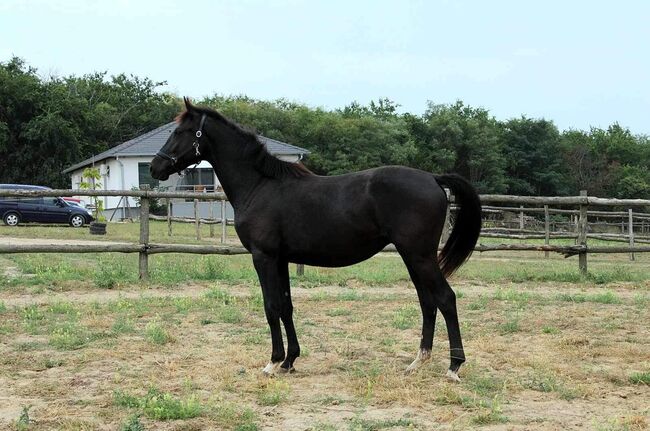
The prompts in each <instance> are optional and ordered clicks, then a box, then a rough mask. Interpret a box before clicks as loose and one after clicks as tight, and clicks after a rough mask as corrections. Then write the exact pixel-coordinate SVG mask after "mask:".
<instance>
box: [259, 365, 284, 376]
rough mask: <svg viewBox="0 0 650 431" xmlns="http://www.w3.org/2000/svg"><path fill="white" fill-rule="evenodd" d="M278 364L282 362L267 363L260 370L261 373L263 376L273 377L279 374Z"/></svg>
mask: <svg viewBox="0 0 650 431" xmlns="http://www.w3.org/2000/svg"><path fill="white" fill-rule="evenodd" d="M280 364H282V362H269V363H268V364H266V367H264V369H263V370H262V373H264V375H265V376H269V377H270V376H274V375H276V374H278V372H280V370H281V368H280Z"/></svg>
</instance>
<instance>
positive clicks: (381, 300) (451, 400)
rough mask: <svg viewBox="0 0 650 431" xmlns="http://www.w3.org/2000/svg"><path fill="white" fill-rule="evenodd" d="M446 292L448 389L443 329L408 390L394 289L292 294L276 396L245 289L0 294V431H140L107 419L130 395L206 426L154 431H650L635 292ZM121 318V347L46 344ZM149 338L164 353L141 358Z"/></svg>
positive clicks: (404, 307)
mask: <svg viewBox="0 0 650 431" xmlns="http://www.w3.org/2000/svg"><path fill="white" fill-rule="evenodd" d="M452 284H453V285H454V287H455V289H456V290H457V292H460V293H459V299H458V308H459V315H460V320H461V324H462V330H463V335H464V342H465V348H466V355H467V358H468V361H467V363H466V364H465V366H464V367H463V369H462V370H461V373H460V375H461V378H462V382H461V383H451V382H448V381H446V380H445V379H444V377H443V376H444V372H445V370H446V367H447V365H448V359H447V358H448V350H447V341H446V329H445V326H444V320H443V319H442V318H439V319H438V326H437V328H436V329H437V330H436V340H435V343H434V352H433V359H432V360H431V361H430V362H429V363H428V364H427V365H426V366H424V367H423V368H422V369H421V370H419V371H418V372H416V373H415V374H413V375H408V376H406V375H404V373H403V370H404V368H405V367H406V366H407V365H408V364H409V363H410V361H411V360H412V359H413V356H414V354H415V352H416V349H417V345H418V339H419V324H420V317H419V310H418V308H417V299H416V296H415V291H414V289H413V288H412V287H411V286H410V285H409V284H407V283H398V284H396V285H390V286H365V285H359V284H355V283H354V282H351V283H348V284H347V285H345V286H319V287H311V288H295V289H294V292H293V296H294V298H295V299H294V306H295V308H296V324H297V328H298V333H299V337H300V341H301V345H302V349H303V354H302V357H301V358H299V359H298V361H297V363H296V368H297V372H296V373H295V374H291V375H284V376H279V377H275V378H267V377H264V376H263V375H262V374H261V372H260V370H261V368H262V367H263V366H264V365H265V364H266V362H267V360H268V356H269V354H270V345H269V344H270V342H269V337H268V330H267V329H266V322H265V319H264V317H263V311H262V310H261V309H260V307H259V304H257V305H256V306H255V305H254V304H255V301H254V298H255V293H254V292H255V290H254V289H256V286H247V285H220V284H218V283H208V282H206V283H199V284H191V285H185V286H178V287H176V288H174V289H161V288H156V287H155V286H148V287H147V286H129V287H127V288H123V289H119V290H88V289H86V290H74V289H69V290H67V291H64V292H46V293H40V294H26V293H21V292H19V291H16V290H15V289H14V290H12V291H0V301H2V303H3V304H4V310H5V311H4V312H3V313H2V314H0V319H2V324H1V325H0V358H1V359H0V429H18V427H19V426H20V425H19V423H18V422H19V417H20V414H21V411H23V410H24V409H25V408H26V407H28V406H29V408H28V412H29V417H30V421H29V425H27V426H28V428H23V429H30V430H31V429H34V430H40V429H65V430H86V429H88V430H91V429H92V430H115V429H120V427H121V426H122V425H123V424H124V423H125V421H126V420H127V419H128V418H129V417H130V416H132V415H134V414H142V413H141V412H140V413H139V412H138V410H137V408H130V407H128V406H127V407H125V406H123V405H120V404H119V402H116V393H121V392H120V391H122V392H124V393H129V394H136V395H143V394H144V393H145V392H146V391H147V388H149V387H152V386H154V387H156V388H157V389H159V390H161V391H164V392H167V393H170V394H173V395H174V396H176V397H179V398H183V397H185V398H187V397H193V398H192V399H196V400H199V401H200V403H201V405H202V406H203V407H204V409H203V413H202V414H201V415H199V416H198V417H195V418H191V419H184V420H156V419H152V418H151V417H150V416H147V415H146V414H145V415H142V416H141V419H140V421H141V424H142V425H143V426H144V428H145V429H150V430H154V429H155V430H193V429H202V430H212V429H239V430H245V429H269V430H271V429H283V430H314V431H317V430H337V429H346V430H373V429H424V430H428V429H450V430H461V429H474V428H480V429H486V430H536V429H539V430H566V429H597V430H642V429H647V428H648V424H649V423H650V420H649V418H648V415H649V411H650V389H649V388H648V385H647V383H644V382H640V383H639V382H634V380H633V376H634V375H638V373H647V372H648V371H650V337H649V335H650V331H649V329H648V328H650V315H649V313H648V311H647V296H643V295H645V294H647V292H648V287H649V286H648V284H647V283H645V284H639V283H618V284H616V285H609V286H606V288H604V287H603V286H596V285H588V284H581V285H572V284H567V283H564V284H562V283H518V284H512V285H508V286H503V285H496V284H488V283H477V282H471V283H470V282H466V281H462V280H455V281H453V283H452ZM215 289H216V291H217V292H227V293H228V294H229V295H231V296H232V297H231V299H229V300H227V301H226V303H227V302H228V301H231V303H233V304H235V305H236V306H237V308H238V309H239V310H241V315H240V317H239V318H237V319H232V318H227V317H223V316H227V315H224V314H223V310H225V308H223V305H220V304H221V303H219V304H217V305H215V303H214V302H210V301H212V300H210V301H208V302H206V299H205V298H209V297H210V292H214V291H215ZM604 290H607V292H609V295H610V296H609V298H610V299H606V298H607V297H606V296H602V295H603V292H604ZM558 292H562V294H564V295H565V296H564V297H563V298H559V297H558V296H557V295H558ZM640 292H641V296H640ZM571 295H574V297H575V298H582V299H576V300H575V301H573V300H570V299H569V300H567V298H571V297H572V296H571ZM580 295H582V296H580ZM599 295H600V296H599ZM213 296H214V295H213ZM598 298H605V299H602V300H601V299H598ZM611 298H614V299H611ZM222 299H223V298H222ZM251 304H253V305H252V306H251ZM66 310H67V311H66ZM71 310H72V311H71ZM34 313H36V314H37V315H38V316H40V317H38V318H34V317H32V316H33V315H34ZM39 313H40V314H39ZM75 313H76V314H75ZM71 315H75V316H76V317H74V319H71V318H70V316H71ZM122 318H124V319H127V320H128V321H130V322H131V324H132V330H131V331H124V332H121V333H119V334H118V335H111V336H105V337H103V336H97V337H93V336H89V338H88V340H87V341H82V342H81V344H79V345H76V344H73V345H72V347H70V345H68V344H63V345H60V344H57V343H56V341H57V340H59V338H54V337H55V336H58V335H60V331H59V329H57V326H56V325H57V320H66V319H71V320H69V321H70V322H72V323H71V324H73V323H74V325H78V326H74V328H85V329H84V330H86V331H88V332H89V333H92V334H104V335H105V334H106V333H107V332H110V328H111V327H112V328H115V327H116V326H115V325H116V322H118V321H120V319H122ZM75 319H76V320H75ZM151 322H159V323H160V325H161V326H162V327H164V328H165V329H166V330H167V331H168V333H169V334H170V340H169V341H167V342H165V343H162V344H159V343H156V342H152V341H151V339H149V338H148V335H147V334H148V332H147V331H148V330H149V329H148V328H150V327H151V326H150V325H151ZM34 324H35V325H36V326H34ZM48 325H49V326H48ZM45 327H51V328H54V329H51V330H45V329H43V328H45ZM57 331H59V332H57ZM113 331H115V329H113ZM53 334H54V335H53ZM635 373H636V374H635ZM247 412H248V413H247ZM247 415H248V416H250V418H248V416H247Z"/></svg>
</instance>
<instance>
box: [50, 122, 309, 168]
mask: <svg viewBox="0 0 650 431" xmlns="http://www.w3.org/2000/svg"><path fill="white" fill-rule="evenodd" d="M176 127H177V124H176V123H175V122H171V123H167V124H165V125H164V126H160V127H158V128H157V129H153V130H152V131H150V132H147V133H145V134H144V135H140V136H138V137H137V138H133V139H131V140H130V141H126V142H124V143H122V144H120V145H117V146H115V147H113V148H111V149H110V150H107V151H104V152H103V153H100V154H97V155H96V156H93V157H91V158H89V159H86V160H84V161H83V162H80V163H77V164H74V165H72V166H70V167H69V168H67V169H66V170H64V171H63V173H64V174H67V173H70V172H72V171H75V170H77V169H79V168H83V167H84V166H88V165H91V164H93V163H97V162H99V161H102V160H105V159H108V158H111V157H118V156H119V157H136V156H151V157H153V156H155V155H156V153H157V152H158V151H160V149H161V148H162V146H163V145H165V142H167V138H169V135H171V133H172V132H173V131H174V130H175V129H176ZM258 138H259V140H260V142H262V143H263V144H264V145H265V146H266V148H267V150H268V151H269V152H270V153H271V154H273V155H275V156H283V155H292V154H309V150H306V149H304V148H300V147H297V146H295V145H291V144H287V143H286V142H280V141H276V140H275V139H271V138H267V137H265V136H262V135H258Z"/></svg>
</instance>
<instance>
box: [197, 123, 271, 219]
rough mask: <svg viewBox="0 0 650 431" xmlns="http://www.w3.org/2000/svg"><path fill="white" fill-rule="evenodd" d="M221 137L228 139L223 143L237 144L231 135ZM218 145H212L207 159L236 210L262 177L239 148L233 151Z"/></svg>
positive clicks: (244, 202)
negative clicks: (242, 155)
mask: <svg viewBox="0 0 650 431" xmlns="http://www.w3.org/2000/svg"><path fill="white" fill-rule="evenodd" d="M222 139H228V140H227V141H225V142H227V144H225V145H239V143H238V142H236V140H235V139H233V137H231V136H227V137H222ZM231 139H232V140H231ZM241 145H244V144H243V143H242V144H241ZM218 147H219V145H215V146H213V148H212V151H211V152H210V156H209V157H208V161H209V162H210V164H211V165H212V167H213V168H214V172H215V174H217V178H218V179H219V182H220V183H221V186H222V187H223V190H224V192H225V193H226V196H227V197H228V200H229V201H230V203H231V205H232V206H233V208H234V209H235V211H237V210H238V209H241V208H243V207H244V205H246V204H247V202H248V200H249V199H250V197H251V194H252V192H253V191H254V190H255V188H256V187H257V186H258V185H259V184H260V182H262V181H263V179H264V177H263V176H262V174H260V173H259V172H258V171H257V170H256V169H255V167H254V166H253V163H252V162H251V161H249V160H246V159H244V158H242V157H241V154H242V151H241V150H234V151H233V149H232V147H231V148H223V147H222V148H221V149H219V148H218Z"/></svg>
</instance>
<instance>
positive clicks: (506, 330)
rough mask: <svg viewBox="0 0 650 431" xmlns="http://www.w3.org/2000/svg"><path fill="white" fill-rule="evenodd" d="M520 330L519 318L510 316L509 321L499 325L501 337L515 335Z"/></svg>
mask: <svg viewBox="0 0 650 431" xmlns="http://www.w3.org/2000/svg"><path fill="white" fill-rule="evenodd" d="M520 330H521V328H520V327H519V316H510V317H508V320H506V321H505V322H503V323H502V324H500V325H499V333H500V334H501V335H506V334H514V333H515V332H519V331H520Z"/></svg>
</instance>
